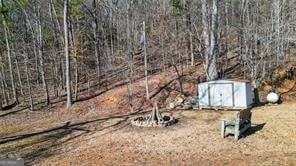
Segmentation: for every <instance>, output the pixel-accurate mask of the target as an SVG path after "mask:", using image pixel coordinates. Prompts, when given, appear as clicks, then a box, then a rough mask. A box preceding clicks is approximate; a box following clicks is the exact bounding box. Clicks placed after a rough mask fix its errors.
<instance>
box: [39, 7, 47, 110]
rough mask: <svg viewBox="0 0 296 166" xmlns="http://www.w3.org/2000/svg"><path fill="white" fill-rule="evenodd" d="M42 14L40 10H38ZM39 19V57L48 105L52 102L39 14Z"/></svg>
mask: <svg viewBox="0 0 296 166" xmlns="http://www.w3.org/2000/svg"><path fill="white" fill-rule="evenodd" d="M38 13H39V14H40V11H38ZM39 17H40V18H39V20H38V21H37V22H38V58H39V63H40V74H41V79H42V84H43V89H44V92H45V94H44V95H45V99H46V105H49V104H50V99H49V92H48V85H47V81H46V79H45V71H44V70H45V68H44V60H43V37H42V26H41V16H40V15H39Z"/></svg>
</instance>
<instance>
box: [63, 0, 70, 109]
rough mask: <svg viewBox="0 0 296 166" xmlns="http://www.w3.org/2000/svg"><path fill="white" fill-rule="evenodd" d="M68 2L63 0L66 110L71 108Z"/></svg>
mask: <svg viewBox="0 0 296 166" xmlns="http://www.w3.org/2000/svg"><path fill="white" fill-rule="evenodd" d="M68 3H69V2H68V0H64V15H63V17H64V44H65V45H64V53H65V57H66V73H65V75H66V88H67V109H69V108H70V107H71V106H72V93H71V77H70V56H69V32H68V22H67V21H68V20H67V18H68Z"/></svg>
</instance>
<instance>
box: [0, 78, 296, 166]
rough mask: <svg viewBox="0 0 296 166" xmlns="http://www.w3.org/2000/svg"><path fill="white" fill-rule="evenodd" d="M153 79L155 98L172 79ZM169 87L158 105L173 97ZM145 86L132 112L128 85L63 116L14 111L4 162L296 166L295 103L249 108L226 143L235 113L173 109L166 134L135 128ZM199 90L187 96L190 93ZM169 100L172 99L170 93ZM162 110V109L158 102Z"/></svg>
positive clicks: (6, 120) (0, 137)
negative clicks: (246, 122)
mask: <svg viewBox="0 0 296 166" xmlns="http://www.w3.org/2000/svg"><path fill="white" fill-rule="evenodd" d="M163 77H165V76H160V75H155V76H151V78H150V84H151V87H150V89H151V94H153V93H156V92H157V91H158V90H159V89H160V88H162V87H164V86H165V85H166V83H168V82H170V81H171V80H172V79H173V78H172V77H171V78H163ZM176 85H177V82H176V81H174V82H172V83H171V85H170V88H167V89H165V90H164V91H167V92H165V93H164V92H161V93H159V94H158V95H156V97H155V99H157V100H160V99H161V97H162V95H164V94H166V93H176V91H174V90H173V89H174V88H172V87H174V86H176ZM143 87H144V83H143V81H138V82H136V84H135V87H134V89H135V91H136V92H135V96H136V97H135V98H134V103H135V105H134V110H133V111H131V110H130V109H129V108H127V106H126V105H128V104H127V100H126V98H127V97H126V94H127V93H126V86H120V87H118V88H115V89H112V90H110V91H107V92H105V93H102V94H101V95H99V96H97V97H95V98H93V99H90V100H86V101H82V102H79V103H76V104H75V105H74V106H73V108H72V109H71V110H65V109H64V108H63V107H62V103H57V104H55V105H53V107H52V108H51V109H49V110H40V111H34V112H32V111H28V110H26V109H24V110H21V109H20V108H15V109H14V110H10V111H8V112H7V111H6V112H2V113H1V114H0V118H1V119H0V158H23V159H24V160H25V162H26V164H28V165H159V164H163V165H225V164H227V165H238V164H239V165H258V164H260V165H295V164H296V128H295V126H296V121H295V118H296V103H295V102H284V103H282V104H280V105H265V106H261V107H256V108H253V109H252V112H253V119H252V129H250V130H249V131H247V132H246V133H245V134H244V135H243V137H242V138H241V139H240V140H239V141H235V140H234V138H233V137H232V136H228V137H226V138H224V139H223V138H222V137H221V136H220V131H219V126H220V120H221V119H230V118H232V117H234V115H235V114H236V112H235V111H210V110H188V111H181V110H173V111H163V113H162V114H163V115H166V114H167V115H173V116H174V117H175V118H177V119H178V123H176V124H174V125H172V126H169V127H164V128H140V127H135V126H132V125H131V124H130V119H131V118H132V117H134V116H136V115H137V114H139V113H147V112H148V111H149V108H150V107H149V104H148V102H147V101H145V99H143V96H145V95H143V94H144V88H143ZM192 89H194V85H189V84H188V85H186V86H185V90H186V91H187V92H190V93H193V92H192ZM169 96H171V95H169ZM160 104H161V103H160Z"/></svg>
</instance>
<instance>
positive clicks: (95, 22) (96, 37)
mask: <svg viewBox="0 0 296 166" xmlns="http://www.w3.org/2000/svg"><path fill="white" fill-rule="evenodd" d="M92 6H93V16H92V17H93V18H92V30H93V37H94V49H95V58H96V63H97V64H96V72H97V77H98V78H100V75H101V68H100V65H101V63H100V61H101V59H100V55H101V51H100V46H99V44H100V43H99V32H98V20H97V17H96V15H97V3H96V0H93V3H92Z"/></svg>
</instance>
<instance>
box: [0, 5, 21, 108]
mask: <svg viewBox="0 0 296 166" xmlns="http://www.w3.org/2000/svg"><path fill="white" fill-rule="evenodd" d="M0 5H1V7H3V1H2V0H0ZM2 17H3V20H2V24H3V29H4V37H5V43H6V49H7V57H8V63H9V74H10V81H11V86H12V92H13V99H14V101H15V102H16V103H18V102H19V101H18V95H17V90H16V85H15V82H14V75H13V67H12V58H11V49H10V44H9V39H8V38H9V34H8V26H7V24H6V17H5V15H4V14H2Z"/></svg>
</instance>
